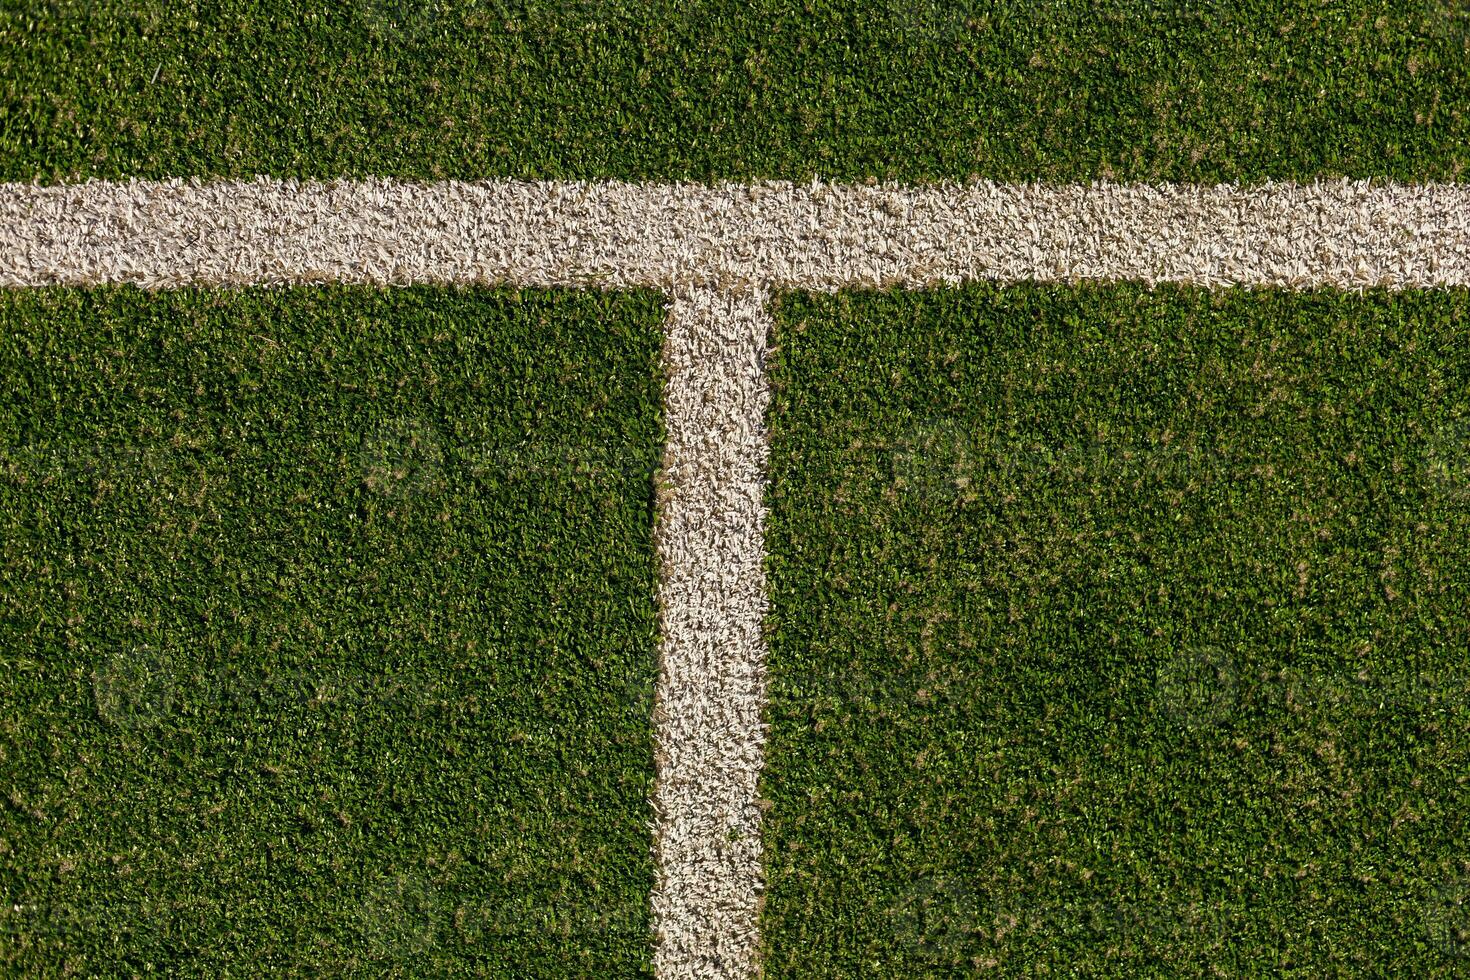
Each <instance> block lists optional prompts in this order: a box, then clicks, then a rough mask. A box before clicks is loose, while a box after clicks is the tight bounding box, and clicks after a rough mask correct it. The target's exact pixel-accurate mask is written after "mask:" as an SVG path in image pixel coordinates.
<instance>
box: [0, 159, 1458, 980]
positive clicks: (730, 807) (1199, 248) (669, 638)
mask: <svg viewBox="0 0 1470 980" xmlns="http://www.w3.org/2000/svg"><path fill="white" fill-rule="evenodd" d="M0 222H3V224H0V286H3V287H10V288H24V287H35V286H45V285H68V286H92V285H101V284H106V283H132V284H136V285H138V286H142V287H145V288H169V287H178V286H186V285H207V286H259V285H287V284H306V283H328V282H342V283H363V284H390V285H408V284H412V283H426V282H433V283H465V284H470V283H478V284H499V283H505V284H515V285H524V286H536V287H554V286H567V287H592V288H625V287H654V288H658V289H662V290H665V291H666V292H667V293H668V294H669V306H668V309H669V318H668V326H667V336H666V340H665V348H664V361H665V367H666V372H667V380H666V387H665V403H666V412H665V425H666V427H667V430H668V445H667V447H666V451H665V456H664V472H663V475H662V480H661V483H662V487H663V489H662V490H661V494H660V500H659V507H658V526H657V528H656V534H655V540H656V543H657V548H658V552H659V561H660V568H661V573H660V579H661V584H660V592H661V594H660V600H659V601H660V616H661V632H662V635H661V641H660V642H661V649H660V658H661V664H660V675H659V681H658V690H657V700H656V706H655V717H654V728H655V748H656V760H657V770H658V771H657V781H656V788H655V791H654V799H653V810H654V814H655V819H656V826H655V828H654V849H655V852H656V858H657V881H656V883H655V887H654V892H653V897H652V904H653V918H654V924H655V929H656V939H655V954H654V956H655V966H656V970H657V973H658V975H659V976H660V977H662V978H666V980H673V978H686V977H749V976H753V975H755V974H757V973H758V972H759V970H760V964H759V960H758V955H757V952H758V942H759V937H758V934H757V922H758V918H759V906H760V895H761V881H762V877H761V853H760V836H759V831H760V826H759V824H760V819H759V818H760V808H759V802H760V801H759V800H758V798H757V782H758V778H759V774H760V768H761V760H762V751H763V745H764V738H765V733H764V728H763V724H762V711H763V695H764V691H765V685H766V680H765V651H764V645H763V642H762V639H761V627H762V622H763V617H764V614H765V608H766V607H765V603H766V599H765V582H764V576H763V572H762V529H763V522H764V511H763V503H762V494H763V474H764V471H765V464H766V452H767V450H766V438H765V431H764V416H765V410H766V405H767V402H768V399H769V391H768V387H767V381H766V374H765V367H764V358H765V351H766V343H767V336H768V330H769V324H768V319H769V315H768V312H767V299H768V297H769V296H770V294H771V293H773V292H774V291H777V290H783V289H797V290H821V291H830V290H836V289H841V288H878V287H891V286H901V287H907V288H921V287H925V286H933V285H937V284H943V283H959V282H963V281H966V280H975V279H990V280H998V281H1018V280H1045V281H1080V280H1131V281H1138V282H1144V283H1160V282H1173V283H1189V284H1195V285H1201V286H1207V287H1224V286H1245V287H1265V286H1274V287H1281V288H1289V289H1308V288H1317V287H1333V288H1339V289H1365V288H1370V287H1382V288H1390V289H1403V288H1425V287H1450V286H1466V285H1470V187H1467V186H1464V185H1445V184H1426V185H1397V184H1375V183H1370V182H1349V181H1339V182H1332V183H1317V184H1310V185H1297V184H1267V185H1264V186H1260V187H1253V188H1244V187H1235V186H1214V187H1200V186H1162V187H1146V186H1137V185H1118V184H1101V183H1100V184H1089V185H1069V186H1045V185H1035V184H1027V185H1005V184H994V183H973V184H965V185H958V184H940V185H931V186H921V187H904V186H892V185H873V186H849V185H824V184H811V185H795V184H789V183H768V184H757V185H748V186H747V185H718V186H713V187H706V186H700V185H683V184H625V183H595V184H592V183H561V182H546V183H528V182H518V181H492V182H485V183H458V182H445V183H435V184H414V183H401V182H394V181H385V180H370V181H336V182H331V183H317V182H306V183H298V182H293V181H277V180H270V179H265V178H261V179H257V180H255V181H249V182H204V181H199V180H187V181H185V180H173V181H165V182H145V181H132V182H126V183H113V182H90V183H85V184H77V185H64V186H50V187H46V186H39V185H29V184H3V185H0Z"/></svg>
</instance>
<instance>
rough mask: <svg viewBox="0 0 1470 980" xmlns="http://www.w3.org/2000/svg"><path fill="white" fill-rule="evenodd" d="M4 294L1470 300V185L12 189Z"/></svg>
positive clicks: (372, 183) (3, 244)
mask: <svg viewBox="0 0 1470 980" xmlns="http://www.w3.org/2000/svg"><path fill="white" fill-rule="evenodd" d="M0 228H3V231H0V286H11V287H24V286H42V285H48V284H65V285H95V284H103V283H134V284H137V285H140V286H145V287H155V288H157V287H170V286H181V285H191V284H193V285H221V284H223V285H269V284H288V283H320V282H342V283H388V284H410V283H420V282H435V283H513V284H517V285H525V286H609V287H620V286H647V287H655V288H661V289H674V288H679V287H688V286H699V285H707V286H725V287H747V288H750V287H759V288H774V289H782V288H794V289H807V290H833V289H839V288H843V287H885V286H905V287H923V286H930V285H936V284H941V283H957V282H962V281H966V280H976V279H990V280H1001V281H1012V280H1043V281H1077V280H1096V279H1104V280H1115V279H1116V280H1133V281H1139V282H1145V283H1160V282H1177V283H1195V284H1199V285H1204V286H1229V285H1239V286H1281V287H1287V288H1311V287H1318V286H1334V287H1340V288H1347V289H1360V288H1367V287H1375V286H1380V287H1388V288H1411V287H1437V286H1464V285H1467V284H1470V185H1462V184H1423V185H1405V184H1382V183H1379V184H1374V183H1370V182H1363V181H1359V182H1350V181H1336V182H1322V183H1313V184H1291V183H1276V184H1266V185H1262V186H1255V187H1238V186H1233V185H1220V186H1195V185H1163V186H1143V185H1129V184H1111V183H1095V184H1086V185H1060V186H1048V185H1043V184H995V183H974V184H963V185H959V184H937V185H925V186H912V187H907V186H895V185H876V186H853V185H829V184H810V185H794V184H789V183H762V184H752V185H728V184H727V185H717V186H713V187H708V186H703V185H691V184H629V183H617V182H608V183H578V182H521V181H489V182H483V183H461V182H452V181H446V182H442V183H430V184H415V183H405V182H398V181H391V180H364V181H349V180H341V181H333V182H330V183H320V182H295V181H280V180H274V179H267V178H258V179H256V180H252V181H216V182H206V181H200V180H187V181H185V180H170V181H161V182H156V181H129V182H106V181H92V182H88V183H83V184H73V185H61V186H41V185H34V184H0Z"/></svg>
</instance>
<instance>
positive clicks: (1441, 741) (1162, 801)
mask: <svg viewBox="0 0 1470 980" xmlns="http://www.w3.org/2000/svg"><path fill="white" fill-rule="evenodd" d="M778 320H779V327H778V337H777V342H778V345H779V350H778V353H777V355H776V357H775V364H774V377H775V384H776V391H775V396H774V404H773V409H772V417H771V424H772V430H773V440H772V466H771V489H770V491H769V492H770V502H771V514H770V523H769V530H768V535H767V547H768V549H769V553H770V558H769V569H770V587H771V589H772V602H773V609H772V613H771V628H770V635H771V674H772V694H771V696H772V706H771V709H770V719H771V722H772V726H773V728H772V733H771V740H770V744H769V747H768V761H767V769H766V773H765V777H764V795H766V796H767V797H769V799H770V800H771V801H772V803H773V806H772V808H771V809H770V813H769V815H768V818H767V820H768V822H767V824H766V828H765V841H766V845H767V848H768V852H767V853H768V857H767V870H768V876H769V893H768V895H767V904H766V907H765V913H764V926H763V928H764V933H765V943H766V948H767V955H768V960H767V968H768V972H769V973H770V975H772V976H896V977H900V976H901V977H907V976H939V975H954V974H958V973H962V972H967V971H970V970H975V969H977V968H980V969H988V970H991V971H993V972H995V973H996V974H997V975H1002V976H1022V975H1028V976H1029V975H1068V976H1117V977H1133V976H1216V975H1219V976H1277V975H1292V976H1302V977H1318V976H1336V975H1349V974H1351V975H1364V976H1366V975H1374V976H1452V975H1461V974H1463V973H1464V972H1466V971H1467V970H1470V843H1467V841H1470V824H1467V815H1470V784H1467V780H1470V705H1467V690H1470V661H1467V656H1466V652H1467V649H1470V616H1467V614H1466V609H1467V595H1470V551H1467V548H1466V542H1467V541H1470V394H1467V393H1470V344H1467V342H1466V340H1465V332H1464V331H1465V324H1466V323H1467V322H1470V296H1467V294H1466V293H1465V292H1463V291H1460V292H1449V293H1445V292H1440V293H1409V294H1403V295H1391V294H1381V293H1371V294H1368V295H1365V296H1357V295H1348V294H1340V293H1336V294H1334V293H1322V294H1304V295H1291V294H1282V293H1278V292H1273V291H1263V292H1256V293H1247V292H1240V291H1232V292H1223V293H1218V294H1214V295H1211V294H1209V293H1207V292H1202V291H1197V290H1191V289H1177V288H1161V289H1159V290H1158V291H1156V292H1149V291H1148V290H1146V289H1145V288H1142V287H1133V286H1115V287H1086V288H1070V287H1061V286H1057V287H1046V286H1024V287H1008V288H1005V289H998V288H994V287H990V286H976V287H973V288H966V289H963V290H957V291H956V290H945V291H936V292H929V293H911V294H871V295H863V296H847V295H842V296H836V297H800V296H788V297H786V298H785V299H783V300H782V303H781V308H780V313H779V318H778Z"/></svg>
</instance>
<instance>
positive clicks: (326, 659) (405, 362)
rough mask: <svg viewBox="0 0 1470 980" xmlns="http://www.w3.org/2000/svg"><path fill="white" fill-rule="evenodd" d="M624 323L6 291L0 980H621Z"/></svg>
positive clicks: (123, 293)
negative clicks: (212, 979)
mask: <svg viewBox="0 0 1470 980" xmlns="http://www.w3.org/2000/svg"><path fill="white" fill-rule="evenodd" d="M660 317H661V311H660V309H659V305H658V301H657V298H656V297H653V296H651V295H650V294H600V293H547V292H525V293H514V292H507V291H492V290H465V291H456V290H448V289H437V288H436V289H413V290H407V291H393V292H381V291H372V290H363V289H302V290H289V291H250V292H239V291H235V292H226V291H211V290H205V291H185V292H170V293H157V294H143V293H140V292H138V291H136V290H132V289H124V290H103V291H98V292H81V291H72V290H47V291H40V292H29V293H15V292H12V293H8V294H3V295H0V372H3V374H4V377H5V379H6V384H5V388H4V392H3V395H0V433H3V438H4V441H5V451H4V455H3V457H0V528H3V534H0V540H3V551H0V706H3V707H0V771H3V773H4V780H3V789H4V794H5V803H4V805H3V807H0V894H3V895H4V896H5V899H6V903H5V914H3V915H0V963H3V964H4V966H5V969H7V970H10V971H15V972H16V973H17V974H20V973H26V974H30V975H36V976H41V975H60V974H62V973H66V972H70V973H74V974H77V975H93V976H100V975H136V974H141V973H145V972H148V971H150V970H160V969H161V970H166V971H168V972H169V973H182V974H191V975H209V976H222V975H227V974H229V975H244V974H249V973H256V972H259V971H262V970H264V971H269V972H287V973H293V974H307V973H310V974H317V975H320V974H322V973H326V974H332V975H339V974H340V975H348V974H351V975H366V974H374V975H383V973H384V972H385V971H399V972H403V971H407V972H408V973H410V974H413V975H428V974H432V975H435V976H446V975H465V976H469V975H484V974H485V973H487V972H488V973H493V974H499V975H515V976H565V975H567V974H568V973H585V974H588V975H605V976H612V975H618V976H626V975H633V974H637V973H641V972H645V971H646V970H647V969H648V962H649V950H648V940H647V936H648V893H649V888H650V886H651V883H652V876H653V869H652V865H651V857H650V841H649V835H648V824H649V820H650V813H649V805H648V796H649V788H650V780H651V776H652V765H653V760H652V753H651V744H650V734H649V732H650V712H651V705H652V691H653V676H654V668H655V659H654V639H655V624H654V605H653V589H654V564H653V553H652V540H651V535H650V516H651V513H650V507H651V501H650V497H649V480H650V474H651V473H652V471H653V468H654V466H655V465H656V463H657V460H658V454H659V452H660V445H661V441H662V435H661V428H660V421H659V419H660V409H659V395H658V375H657V369H656V358H657V353H658V344H659V340H658V324H659V321H660Z"/></svg>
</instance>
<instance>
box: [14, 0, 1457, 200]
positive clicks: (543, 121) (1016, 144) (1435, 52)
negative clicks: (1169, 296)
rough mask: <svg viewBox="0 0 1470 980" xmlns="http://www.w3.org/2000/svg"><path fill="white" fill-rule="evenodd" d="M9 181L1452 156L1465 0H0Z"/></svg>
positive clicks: (1349, 162)
mask: <svg viewBox="0 0 1470 980" xmlns="http://www.w3.org/2000/svg"><path fill="white" fill-rule="evenodd" d="M0 52H3V54H0V59H3V63H4V69H5V70H4V71H3V72H0V179H9V180H30V179H32V178H40V179H43V180H46V181H60V180H74V179H78V178H82V177H86V176H109V177H122V178H126V177H155V178H157V177H170V176H181V175H194V174H199V175H228V176H237V177H241V176H246V177H248V176H251V175H254V174H257V173H268V174H275V175H280V176H314V177H321V178H335V177H339V176H354V175H396V176H402V177H418V178H439V177H463V178H482V177H490V176H515V177H529V178H550V177H558V178H607V177H621V178H651V179H665V180H667V179H675V178H691V179H700V180H704V179H711V178H717V177H719V178H734V179H749V178H764V177H779V178H791V179H804V178H807V177H809V176H812V175H817V176H820V177H823V178H827V179H849V180H850V179H860V178H864V177H869V176H876V177H882V178H895V179H905V180H920V179H930V178H954V179H961V180H963V179H965V178H967V177H969V176H970V175H972V174H978V175H980V176H984V177H989V178H994V179H999V180H1032V179H1043V180H1065V181H1071V180H1087V179H1092V178H1102V177H1112V178H1116V179H1120V180H1124V179H1126V180H1187V181H1206V182H1208V181H1216V180H1245V181H1257V180H1260V179H1263V178H1308V177H1314V176H1318V175H1341V174H1346V175H1350V176H1355V177H1393V178H1399V179H1404V180H1418V179H1447V180H1460V179H1465V167H1466V163H1467V162H1470V150H1467V149H1466V148H1467V146H1470V118H1467V115H1466V107H1467V105H1470V72H1467V71H1465V65H1466V63H1467V60H1470V5H1467V4H1466V3H1465V2H1464V0H1412V2H1391V0H1377V2H1368V0H1348V2H1345V3H1343V2H1337V0H1330V2H1329V0H1287V2H1284V3H1278V2H1275V0H1245V2H1230V3H1226V2H1222V0H1204V2H1199V3H1195V2H1185V0H1121V2H1117V3H1074V2H1062V0H1001V2H999V3H991V2H988V0H862V2H856V0H842V2H833V0H807V2H801V3H798V2H794V0H756V2H748V0H474V2H467V3H466V2H438V0H348V2H344V3H339V4H327V5H318V6H314V7H302V6H301V5H299V4H294V3H285V2H282V0H264V2H261V0H212V2H199V3H184V4H177V3H165V2H162V0H64V2H63V0H50V2H40V3H37V2H20V0H7V2H5V3H4V4H3V6H0Z"/></svg>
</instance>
